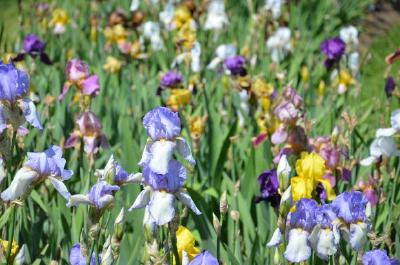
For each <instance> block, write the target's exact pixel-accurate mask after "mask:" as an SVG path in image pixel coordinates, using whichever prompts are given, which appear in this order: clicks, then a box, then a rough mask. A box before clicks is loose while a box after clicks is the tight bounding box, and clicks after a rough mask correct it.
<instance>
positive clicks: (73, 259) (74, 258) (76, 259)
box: [69, 243, 96, 265]
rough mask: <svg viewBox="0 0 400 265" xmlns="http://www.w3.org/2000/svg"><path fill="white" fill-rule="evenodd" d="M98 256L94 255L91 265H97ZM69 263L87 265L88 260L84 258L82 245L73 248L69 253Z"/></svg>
mask: <svg viewBox="0 0 400 265" xmlns="http://www.w3.org/2000/svg"><path fill="white" fill-rule="evenodd" d="M95 256H96V255H92V258H91V259H90V264H89V265H96V258H95ZM69 263H70V264H71V265H87V264H86V258H85V256H83V253H82V250H81V245H80V244H79V243H77V244H75V245H73V246H72V248H71V251H70V253H69Z"/></svg>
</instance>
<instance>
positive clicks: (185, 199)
mask: <svg viewBox="0 0 400 265" xmlns="http://www.w3.org/2000/svg"><path fill="white" fill-rule="evenodd" d="M176 196H177V197H178V199H179V200H180V201H181V202H182V203H183V204H185V205H186V206H187V207H189V208H190V209H191V210H192V211H193V212H194V213H195V214H197V215H200V214H201V212H200V210H199V209H198V208H197V206H196V204H195V203H194V201H193V199H192V197H190V195H189V194H187V193H185V192H182V191H181V192H178V193H177V194H176Z"/></svg>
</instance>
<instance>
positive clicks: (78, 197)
mask: <svg viewBox="0 0 400 265" xmlns="http://www.w3.org/2000/svg"><path fill="white" fill-rule="evenodd" d="M80 204H85V205H92V202H91V201H90V200H89V195H83V194H75V195H71V196H70V197H69V199H68V203H67V207H74V206H79V205H80Z"/></svg>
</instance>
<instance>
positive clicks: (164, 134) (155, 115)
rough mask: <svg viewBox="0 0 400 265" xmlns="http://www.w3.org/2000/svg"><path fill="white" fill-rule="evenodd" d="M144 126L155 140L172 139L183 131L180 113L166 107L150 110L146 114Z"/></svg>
mask: <svg viewBox="0 0 400 265" xmlns="http://www.w3.org/2000/svg"><path fill="white" fill-rule="evenodd" d="M143 126H144V128H145V129H146V132H147V135H148V136H149V137H150V138H151V139H152V140H153V141H157V140H160V139H167V140H171V139H173V138H175V137H177V136H179V134H180V133H181V120H180V119H179V115H178V113H177V112H173V111H172V110H170V109H169V108H165V107H157V108H155V109H153V110H151V111H149V112H148V113H147V114H146V116H144V119H143Z"/></svg>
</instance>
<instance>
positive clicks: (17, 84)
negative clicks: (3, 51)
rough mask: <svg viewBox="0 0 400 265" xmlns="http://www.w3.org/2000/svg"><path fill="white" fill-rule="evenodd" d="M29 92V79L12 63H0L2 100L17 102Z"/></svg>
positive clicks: (0, 96)
mask: <svg viewBox="0 0 400 265" xmlns="http://www.w3.org/2000/svg"><path fill="white" fill-rule="evenodd" d="M28 90H29V77H28V75H27V74H26V72H24V71H22V70H19V69H18V68H16V67H15V66H14V64H13V63H12V62H11V63H9V64H3V62H2V61H0V100H6V101H10V102H15V101H16V100H17V99H19V98H21V97H22V96H24V95H26V94H27V93H28Z"/></svg>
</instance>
